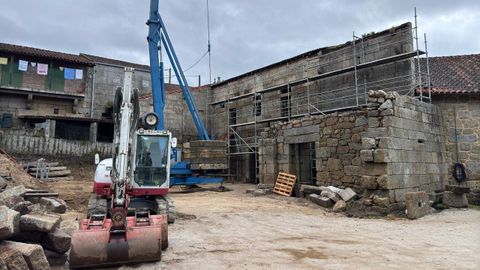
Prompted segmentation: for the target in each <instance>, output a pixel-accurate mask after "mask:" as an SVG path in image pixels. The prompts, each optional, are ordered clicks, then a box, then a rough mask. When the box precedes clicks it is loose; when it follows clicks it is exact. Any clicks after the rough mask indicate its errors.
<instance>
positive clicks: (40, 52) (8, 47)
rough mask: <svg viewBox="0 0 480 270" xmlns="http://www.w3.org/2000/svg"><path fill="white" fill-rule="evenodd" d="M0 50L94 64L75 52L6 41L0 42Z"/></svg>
mask: <svg viewBox="0 0 480 270" xmlns="http://www.w3.org/2000/svg"><path fill="white" fill-rule="evenodd" d="M0 52H3V53H8V54H16V55H22V56H29V57H39V58H44V59H52V60H57V61H64V62H69V63H75V64H81V65H87V66H93V65H95V64H94V63H93V62H92V61H90V60H89V59H86V58H84V57H81V56H79V55H75V54H69V53H63V52H56V51H49V50H44V49H38V48H32V47H26V46H20V45H14V44H7V43H0Z"/></svg>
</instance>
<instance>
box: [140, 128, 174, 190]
mask: <svg viewBox="0 0 480 270" xmlns="http://www.w3.org/2000/svg"><path fill="white" fill-rule="evenodd" d="M168 146H169V141H168V136H149V135H138V137H137V149H136V150H137V153H136V162H135V182H136V183H137V184H138V185H140V186H161V185H162V184H163V183H165V181H166V180H167V163H168Z"/></svg>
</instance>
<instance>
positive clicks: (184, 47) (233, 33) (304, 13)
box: [0, 0, 480, 85]
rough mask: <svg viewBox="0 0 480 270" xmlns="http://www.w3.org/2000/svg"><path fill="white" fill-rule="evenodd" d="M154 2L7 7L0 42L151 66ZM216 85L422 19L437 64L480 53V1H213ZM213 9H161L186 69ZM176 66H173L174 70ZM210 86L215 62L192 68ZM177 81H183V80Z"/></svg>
mask: <svg viewBox="0 0 480 270" xmlns="http://www.w3.org/2000/svg"><path fill="white" fill-rule="evenodd" d="M149 2H150V1H148V0H115V1H112V0H82V1H78V0H61V1H60V0H15V1H12V0H0V7H1V8H0V42H3V43H13V44H17V45H24V46H32V47H37V48H42V49H48V50H55V51H61V52H67V53H73V54H78V53H87V54H94V55H99V56H103V57H109V58H114V59H120V60H124V61H130V62H134V63H140V64H149V63H148V61H149V58H148V48H147V40H146V36H147V33H148V28H147V26H146V24H145V22H146V21H147V18H148V14H149ZM209 6H210V8H209V10H210V32H211V63H212V76H213V77H214V78H216V77H221V78H222V80H223V79H228V78H231V77H234V76H237V75H240V74H242V73H245V72H248V71H251V70H253V69H257V68H260V67H262V66H266V65H269V64H272V63H275V62H277V61H281V60H283V59H286V58H289V57H293V56H295V55H298V54H301V53H303V52H306V51H310V50H313V49H316V48H320V47H325V46H331V45H336V44H341V43H345V42H347V41H349V40H351V39H352V33H353V31H354V32H355V33H356V34H357V35H361V34H363V33H369V32H372V31H381V30H384V29H387V28H390V27H392V26H395V25H399V24H402V23H404V22H407V21H411V22H413V21H414V16H413V15H414V7H416V8H417V14H418V32H419V35H420V36H421V37H422V39H421V41H420V42H421V44H422V46H421V49H423V33H426V34H427V40H428V47H429V48H428V51H429V54H430V56H444V55H460V54H474V53H480V34H479V33H480V30H479V29H480V1H477V0H470V1H464V0H463V1H462V0H456V1H450V0H449V1H446V0H436V1H435V0H424V1H412V0H402V1H399V0H376V1H373V0H364V1H362V0H358V1H354V0H209ZM206 11H207V9H206V0H181V1H180V0H160V14H161V16H162V18H163V20H164V22H165V24H166V26H167V29H168V33H169V35H170V37H171V39H172V42H173V46H174V48H175V51H176V53H177V55H178V57H179V60H180V63H181V65H182V68H183V69H184V70H185V69H187V68H188V67H190V66H191V65H192V64H193V63H195V62H196V61H197V60H198V59H200V57H201V56H202V55H204V54H205V52H206V51H207V40H208V39H207V12H206ZM166 67H168V63H166ZM186 74H187V78H188V79H189V82H190V84H191V85H196V84H198V78H197V77H196V76H198V75H200V76H201V78H202V84H207V83H209V68H208V57H205V58H203V59H202V60H201V61H200V62H199V63H198V64H197V65H195V66H194V67H193V68H191V69H189V70H188V71H187V72H186ZM174 82H175V81H174Z"/></svg>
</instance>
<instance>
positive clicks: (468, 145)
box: [422, 54, 480, 204]
mask: <svg viewBox="0 0 480 270" xmlns="http://www.w3.org/2000/svg"><path fill="white" fill-rule="evenodd" d="M422 64H423V71H425V70H426V60H423V62H422ZM429 68H430V74H431V89H432V91H431V92H432V103H433V104H435V105H437V106H438V107H439V108H440V110H441V112H442V115H443V125H444V128H445V130H444V135H445V143H446V150H447V161H448V165H449V173H448V177H449V182H450V183H456V180H455V179H454V178H453V176H452V169H453V164H454V163H456V162H460V163H462V164H464V165H465V168H466V174H467V183H468V185H469V187H470V188H471V190H472V191H473V193H472V195H471V196H469V200H470V202H476V203H477V204H480V54H472V55H456V56H442V57H430V58H429Z"/></svg>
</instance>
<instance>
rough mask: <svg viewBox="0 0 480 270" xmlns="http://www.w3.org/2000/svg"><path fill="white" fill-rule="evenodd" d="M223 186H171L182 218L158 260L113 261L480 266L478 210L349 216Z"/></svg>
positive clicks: (207, 265) (216, 265)
mask: <svg viewBox="0 0 480 270" xmlns="http://www.w3.org/2000/svg"><path fill="white" fill-rule="evenodd" d="M229 187H230V188H233V191H231V192H225V193H217V192H211V191H207V192H198V193H187V194H178V193H173V194H172V197H173V198H174V200H175V204H176V207H177V210H178V211H180V212H181V213H183V214H187V215H184V216H186V217H188V218H187V219H179V220H177V222H176V223H175V224H174V225H171V226H170V227H169V241H170V247H169V248H168V250H166V251H165V252H164V254H163V260H162V262H159V263H154V264H144V265H140V266H124V267H121V268H120V269H122V270H123V269H480V257H479V256H478V254H479V252H480V231H479V229H480V211H478V210H474V209H464V210H446V211H443V212H441V213H437V214H433V215H430V216H426V217H424V218H421V219H418V220H413V221H411V220H406V219H396V220H385V219H356V218H347V217H345V216H343V215H341V214H334V213H329V212H326V211H324V210H323V209H320V208H313V207H307V206H305V203H302V202H301V201H300V202H298V200H296V199H294V198H287V199H284V198H279V197H277V196H268V197H251V196H250V195H248V194H245V192H244V191H245V189H246V188H247V187H248V186H247V185H234V186H229ZM188 215H195V216H196V218H195V219H189V218H190V216H188Z"/></svg>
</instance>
